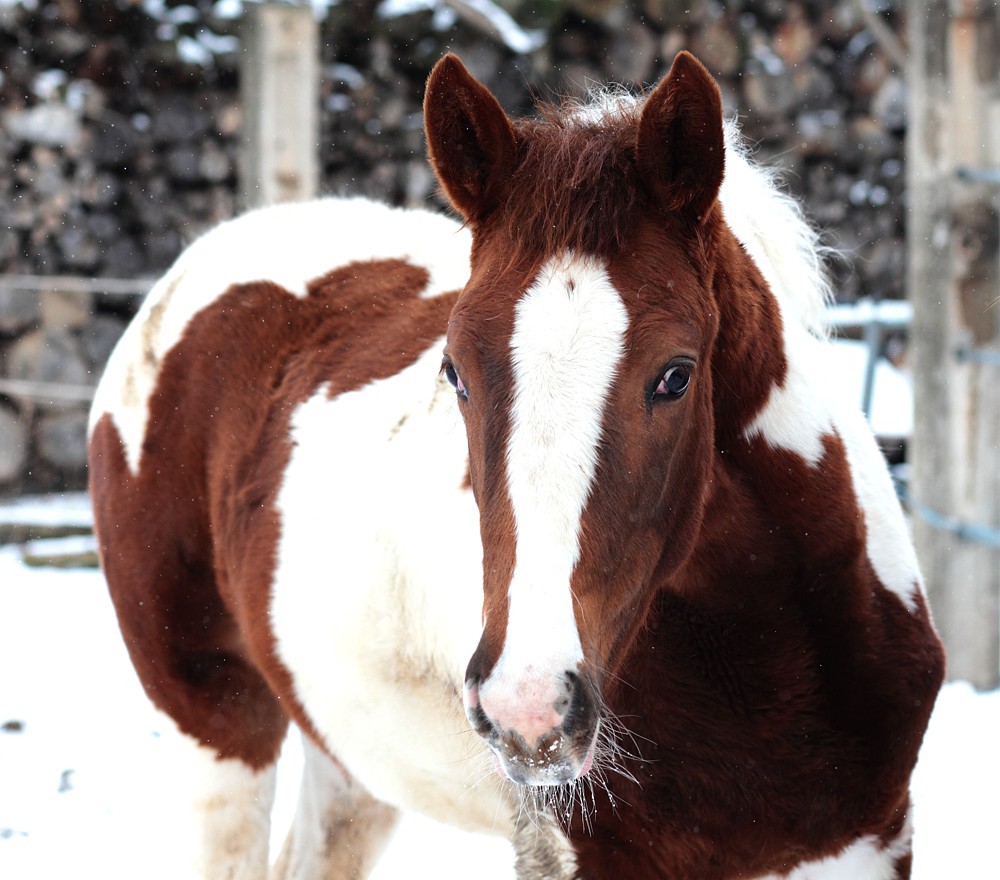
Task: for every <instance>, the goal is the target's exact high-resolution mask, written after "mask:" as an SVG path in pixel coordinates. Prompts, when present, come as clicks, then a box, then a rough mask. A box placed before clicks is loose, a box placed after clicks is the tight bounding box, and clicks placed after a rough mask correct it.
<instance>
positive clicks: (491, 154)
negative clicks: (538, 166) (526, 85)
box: [424, 54, 516, 224]
mask: <svg viewBox="0 0 1000 880" xmlns="http://www.w3.org/2000/svg"><path fill="white" fill-rule="evenodd" d="M424 129H425V131H426V134H427V149H428V154H429V155H430V160H431V165H432V166H433V168H434V173H435V174H436V175H437V178H438V180H439V181H440V182H441V186H442V187H443V188H444V191H445V193H447V195H448V198H449V199H451V203H452V204H453V205H454V206H455V208H456V209H457V210H458V212H459V213H460V214H461V215H462V216H463V217H464V218H465V219H466V220H467V221H469V222H470V223H473V224H474V223H476V222H478V221H479V220H480V219H482V218H483V217H485V216H486V214H487V213H489V211H490V210H491V209H492V208H493V207H494V206H495V204H496V200H497V191H498V189H499V187H500V185H501V184H502V183H503V182H504V181H505V180H506V179H507V177H508V176H509V174H510V172H511V170H512V169H513V166H514V156H515V147H516V136H515V134H514V126H513V125H512V124H511V121H510V119H508V118H507V114H506V113H504V111H503V108H502V107H501V106H500V104H499V102H498V101H497V99H496V98H494V97H493V95H492V94H491V93H490V91H489V89H487V88H486V87H485V86H484V85H482V83H480V82H478V81H476V80H475V79H474V78H473V76H472V74H470V73H469V71H468V70H466V69H465V66H464V65H463V64H462V62H461V61H459V60H458V58H457V57H456V56H455V55H451V54H449V55H445V56H444V58H442V59H441V60H440V61H439V62H438V63H437V64H436V65H434V69H433V70H432V71H431V75H430V77H429V78H428V80H427V91H426V92H425V93H424Z"/></svg>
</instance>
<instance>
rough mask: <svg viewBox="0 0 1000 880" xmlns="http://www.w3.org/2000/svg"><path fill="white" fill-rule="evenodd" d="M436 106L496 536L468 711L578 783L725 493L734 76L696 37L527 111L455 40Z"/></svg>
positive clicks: (540, 770) (440, 68) (461, 361)
mask: <svg viewBox="0 0 1000 880" xmlns="http://www.w3.org/2000/svg"><path fill="white" fill-rule="evenodd" d="M425 121H426V131H427V138H428V145H429V152H430V157H431V161H432V164H433V166H434V169H435V171H436V173H437V176H438V178H439V181H440V183H441V185H442V187H443V189H444V191H445V193H446V194H447V196H448V197H449V198H450V200H451V202H452V204H453V205H454V206H455V208H456V209H457V210H458V211H459V212H460V213H461V215H462V216H463V217H464V219H465V221H466V223H467V225H468V226H469V227H470V228H471V230H472V233H473V250H472V257H471V275H470V279H469V281H468V284H467V285H466V287H465V289H464V291H463V292H462V294H461V296H460V298H459V300H458V302H457V304H456V306H455V308H454V311H453V312H452V315H451V319H450V323H449V328H448V336H447V344H446V349H445V353H444V361H443V370H444V372H445V373H446V374H447V376H448V379H449V380H450V381H451V384H452V385H453V386H454V388H455V393H456V395H457V397H458V401H459V407H460V409H461V412H462V414H463V417H464V421H465V428H466V432H467V436H468V447H469V480H470V483H471V487H472V490H473V492H474V494H475V497H476V500H477V503H478V506H479V511H480V520H481V521H480V527H481V534H482V542H483V587H484V608H483V632H482V637H481V639H480V642H479V645H478V648H477V650H476V651H475V653H474V655H473V656H472V658H471V660H470V662H469V664H468V669H467V674H466V681H465V703H466V709H467V713H468V716H469V718H470V721H471V722H472V724H473V726H474V727H475V729H476V730H477V731H478V732H479V733H480V734H481V735H482V736H483V737H484V738H485V739H486V740H487V741H488V742H489V744H490V745H491V746H492V748H493V751H494V753H495V756H496V760H497V763H498V767H499V769H501V771H502V772H503V773H504V774H505V775H506V776H508V777H509V778H510V779H512V780H514V781H516V782H519V783H525V784H530V785H559V784H562V783H566V782H571V781H573V780H575V779H578V778H580V777H581V776H583V775H584V774H586V773H587V772H588V771H589V770H590V768H591V766H592V765H593V763H594V759H595V755H596V756H597V757H598V758H600V756H601V750H602V748H603V746H602V737H601V731H602V727H603V726H604V725H605V724H606V723H607V721H606V720H604V721H602V716H603V715H604V712H603V708H602V691H603V688H604V685H605V682H606V681H607V679H608V677H609V676H614V675H615V674H616V673H615V670H616V668H617V665H618V663H619V662H620V660H621V659H622V657H623V655H624V653H625V651H626V650H627V649H628V648H629V646H630V645H631V644H632V642H633V640H634V638H635V636H636V634H637V633H638V632H640V631H641V630H642V628H643V626H644V623H645V621H646V617H647V614H648V611H649V608H650V605H651V602H652V601H653V598H654V596H655V595H656V593H657V590H658V589H659V588H660V587H661V585H662V584H663V583H664V581H665V580H666V579H668V578H669V577H670V575H671V573H672V572H674V571H675V570H677V569H678V567H679V566H680V565H681V564H682V563H683V562H684V560H685V559H686V557H687V556H688V555H689V554H690V552H691V550H692V546H693V544H694V541H695V538H696V535H697V533H698V530H699V527H700V523H701V520H702V517H703V512H704V509H705V505H706V500H707V496H708V491H707V487H708V485H709V483H710V476H711V467H712V465H711V463H712V460H713V455H714V450H715V446H716V426H715V421H716V412H715V407H716V402H715V399H714V396H713V378H714V377H713V369H712V358H713V347H714V346H715V344H716V338H717V335H718V329H719V311H720V309H719V306H718V304H717V302H716V294H715V290H714V286H715V284H716V280H717V279H716V268H715V267H716V264H717V263H718V261H719V257H718V253H717V252H718V249H719V246H720V245H719V241H718V240H719V238H720V229H721V228H722V227H723V226H724V221H723V219H722V216H721V210H720V208H719V205H718V202H717V195H718V192H719V188H720V185H721V184H722V180H723V172H724V161H725V160H724V156H725V144H724V133H723V122H722V110H721V100H720V95H719V90H718V87H717V86H716V84H715V82H714V81H713V80H712V78H711V76H710V75H709V74H708V72H707V71H706V70H705V69H704V67H702V65H701V64H700V63H699V62H698V61H696V60H695V59H694V58H693V57H692V56H690V55H688V54H686V53H682V54H681V55H679V56H678V57H677V59H676V60H675V62H674V64H673V66H672V68H671V70H670V72H669V74H668V75H667V76H666V78H665V79H664V80H663V81H662V82H661V83H660V85H659V86H658V87H657V88H656V89H655V90H654V91H653V92H652V93H651V94H650V95H649V96H648V97H647V98H646V99H645V100H644V101H642V102H634V101H629V100H628V99H627V98H624V97H614V96H612V97H611V98H610V99H609V100H608V101H607V102H606V106H604V107H600V108H596V109H595V108H588V109H586V110H583V109H577V110H576V111H572V110H571V111H568V112H567V111H565V110H555V109H549V110H548V111H546V112H545V113H544V114H543V118H542V119H540V120H534V121H518V122H514V121H512V120H511V119H510V118H508V116H507V115H506V114H505V112H504V111H503V109H502V108H501V107H500V105H499V104H498V102H497V101H496V99H495V98H494V97H493V96H492V95H491V94H490V92H489V91H488V90H487V89H486V88H485V87H484V86H482V85H481V84H480V83H478V82H477V81H476V80H475V79H473V78H472V77H471V76H470V74H469V73H468V72H467V71H466V69H465V68H464V67H463V66H462V64H461V62H460V61H459V60H458V59H457V58H455V57H454V56H448V57H446V58H444V59H442V60H441V61H440V62H439V63H438V65H437V66H436V67H435V69H434V71H433V72H432V74H431V76H430V79H429V81H428V86H427V92H426V97H425Z"/></svg>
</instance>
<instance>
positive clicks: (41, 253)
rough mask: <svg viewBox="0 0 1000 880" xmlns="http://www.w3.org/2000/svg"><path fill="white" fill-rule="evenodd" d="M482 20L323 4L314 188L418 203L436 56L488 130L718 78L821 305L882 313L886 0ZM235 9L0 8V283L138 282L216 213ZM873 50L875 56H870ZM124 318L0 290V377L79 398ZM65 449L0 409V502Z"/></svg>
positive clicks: (232, 73)
mask: <svg viewBox="0 0 1000 880" xmlns="http://www.w3.org/2000/svg"><path fill="white" fill-rule="evenodd" d="M871 5H873V6H874V5H876V4H871ZM496 6H497V8H499V9H501V10H506V13H509V16H511V18H510V20H509V21H507V22H505V21H504V20H503V19H502V17H496V16H495V17H493V18H492V19H490V18H483V17H482V16H478V17H477V16H475V15H473V14H471V13H470V12H469V7H468V6H466V5H465V4H463V3H459V2H454V3H448V2H445V0H439V2H433V0H426V2H423V3H415V2H409V3H403V2H401V0H384V2H383V0H362V2H346V0H345V2H341V3H339V4H338V3H332V4H330V5H329V7H328V8H327V10H326V12H325V13H324V14H323V20H322V25H321V27H322V38H321V44H322V53H323V58H322V75H323V79H322V83H321V96H322V137H321V144H320V151H321V169H322V170H321V175H322V187H323V190H324V192H327V193H346V194H365V195H369V196H374V197H377V198H381V199H384V200H387V201H390V202H393V203H398V204H409V205H428V204H431V205H437V206H439V207H441V203H440V201H439V200H438V199H437V197H436V195H435V194H434V181H433V179H432V177H431V175H430V173H429V171H428V169H427V166H426V162H425V160H424V141H423V133H422V128H421V118H420V101H421V96H422V91H423V83H424V81H425V79H426V76H427V74H428V72H429V71H430V68H431V66H432V65H433V63H434V62H435V61H436V60H437V59H438V58H439V57H440V56H441V55H442V54H443V53H444V52H445V51H449V50H451V51H456V52H458V53H459V54H460V55H461V57H462V58H463V60H464V61H465V62H466V64H467V65H468V66H469V68H470V69H471V70H472V71H473V73H474V74H475V75H476V76H478V77H479V78H481V79H482V80H483V81H484V82H486V83H487V84H488V85H489V86H490V88H491V89H493V91H494V92H495V93H496V94H497V95H498V97H499V98H500V100H501V101H502V103H503V104H504V105H505V107H507V108H508V110H509V111H511V112H512V113H527V112H530V108H531V103H532V97H531V96H532V95H535V96H538V97H540V98H542V99H546V100H552V99H557V98H559V97H561V96H564V95H569V96H578V95H580V94H581V93H582V92H583V91H585V89H586V87H588V86H589V85H593V84H595V83H603V82H605V81H608V80H614V81H617V82H620V83H624V84H626V85H629V86H632V87H638V86H642V85H648V84H652V83H653V82H655V81H656V80H657V79H658V78H659V77H660V76H662V74H663V73H664V72H665V71H666V69H667V67H668V66H669V63H670V60H671V59H672V58H673V56H674V54H675V53H676V52H677V51H678V50H680V49H682V48H688V49H690V50H692V51H693V52H695V53H696V54H697V55H698V56H699V57H700V58H701V59H702V60H703V61H704V62H705V63H706V64H707V66H708V67H709V68H710V69H711V70H712V71H713V73H715V74H716V75H717V76H718V78H719V80H720V83H721V85H722V88H723V94H724V98H725V103H726V107H727V109H728V110H729V111H730V112H732V113H736V114H738V116H739V118H740V121H741V124H742V127H743V130H744V131H745V133H746V134H747V136H748V137H749V138H750V139H751V141H752V142H753V143H754V144H755V150H756V153H757V155H758V157H760V158H761V159H762V160H764V161H767V162H771V163H774V164H776V165H778V166H779V167H781V168H783V169H784V170H785V171H786V172H787V174H786V180H787V184H788V187H789V189H790V190H791V191H793V192H794V193H796V194H798V195H800V196H802V197H803V198H804V200H805V202H806V205H807V209H808V212H809V213H810V215H811V216H812V218H813V219H814V221H815V222H816V223H817V225H818V226H819V227H820V228H821V229H822V230H823V231H824V232H825V233H826V237H827V240H828V243H829V244H830V245H832V246H833V247H835V248H837V249H838V250H839V251H840V255H839V256H836V257H834V258H832V259H831V264H830V268H831V272H832V274H833V277H834V280H835V283H836V287H837V291H838V296H839V297H840V298H841V299H843V300H852V299H854V298H856V297H858V296H861V295H876V296H880V297H899V296H901V295H902V290H901V284H902V279H903V275H904V272H903V259H904V245H903V217H904V204H903V196H904V193H903V182H904V174H903V165H902V162H903V145H902V136H903V132H904V129H905V93H904V83H903V77H902V72H901V70H898V69H896V67H895V66H894V62H893V58H894V46H893V43H892V38H891V35H892V33H898V32H900V30H901V25H902V22H901V21H900V15H901V12H902V3H901V0H883V2H882V3H881V4H880V13H879V14H880V16H881V17H880V20H879V21H877V22H872V21H871V20H870V19H869V20H866V19H865V17H864V15H863V14H862V12H861V11H860V9H861V4H858V3H856V2H854V0H841V2H837V3H828V2H820V0H732V2H724V3H723V2H716V0H632V2H607V0H503V2H499V3H497V4H496ZM28 7H31V8H28ZM239 9H240V4H239V3H238V2H236V0H227V2H209V0H201V2H196V0H186V2H182V0H163V2H161V3H146V4H136V3H124V2H115V0H86V2H84V0H37V2H36V3H33V4H28V5H27V6H25V5H18V6H9V5H0V217H2V218H3V222H0V273H2V274H3V275H7V276H9V275H17V274H35V275H59V274H73V275H86V276H97V277H124V278H145V277H151V276H155V275H156V274H157V273H159V272H161V271H162V270H163V269H164V268H165V267H166V266H167V265H169V263H170V262H171V261H172V260H173V258H174V257H175V256H176V255H177V253H178V252H179V251H180V249H181V248H182V247H183V245H184V244H185V243H186V242H188V241H190V240H191V239H192V238H193V237H195V236H196V235H197V234H198V233H200V232H201V231H203V230H204V229H206V228H208V227H210V226H212V225H214V224H215V223H217V222H218V221H219V220H222V219H224V218H226V217H229V216H231V215H232V214H233V213H235V212H236V211H237V210H239V205H238V202H237V196H236V193H237V191H238V187H237V176H238V143H239V133H240V125H241V111H240V105H239V95H238V64H237V61H238V51H239V39H238V33H239ZM150 10H154V11H156V14H155V15H154V14H152V13H151V12H150ZM878 25H882V27H878ZM882 30H885V31H887V32H888V34H889V38H888V39H887V38H886V37H885V35H884V34H883V35H882V36H881V37H880V39H876V36H875V35H876V33H880V32H881V31H882ZM895 51H898V50H895ZM134 304H135V301H134V299H131V300H130V299H129V298H123V297H121V296H111V295H107V294H102V293H96V294H70V293H66V292H60V291H58V290H56V289H52V290H49V291H43V292H42V293H41V294H40V295H35V294H25V293H24V292H19V291H12V290H10V289H4V288H2V287H0V379H12V378H13V379H17V378H36V379H37V378H40V379H44V380H46V381H57V382H61V383H65V384H70V385H80V384H92V383H93V382H94V381H95V377H96V376H97V375H99V373H100V370H101V368H102V365H103V363H104V360H105V359H106V357H107V353H108V351H109V350H110V347H111V346H112V345H113V343H114V340H115V339H116V338H117V336H118V334H119V333H120V332H121V328H122V327H123V326H124V323H125V322H126V321H127V319H128V317H129V316H130V314H131V313H132V311H133V309H134ZM84 432H85V407H84V406H83V405H81V404H70V405H68V404H66V403H62V404H53V403H52V402H50V401H39V400H30V399H28V398H25V397H21V396H18V395H16V394H0V491H7V492H12V491H23V490H26V489H32V490H44V489H57V488H66V487H77V486H81V485H82V484H83V482H84V480H85V470H84V458H85V454H84Z"/></svg>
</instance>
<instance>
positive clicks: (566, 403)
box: [480, 255, 628, 734]
mask: <svg viewBox="0 0 1000 880" xmlns="http://www.w3.org/2000/svg"><path fill="white" fill-rule="evenodd" d="M627 327H628V314H627V312H626V310H625V306H624V304H623V303H622V300H621V297H620V296H619V294H618V292H617V291H616V290H615V288H614V287H613V286H612V284H611V281H610V279H609V278H608V275H607V272H606V271H605V269H604V268H603V267H602V266H601V265H600V264H599V263H598V262H597V261H596V260H594V259H591V258H580V257H573V256H571V255H566V257H564V258H563V259H560V260H553V261H551V262H550V263H548V264H547V265H546V266H545V267H544V268H543V269H542V271H541V272H540V273H539V275H538V278H537V280H536V281H535V283H534V285H533V286H532V287H531V288H529V289H528V291H527V292H526V293H525V294H524V296H523V297H522V298H521V301H520V302H519V303H518V305H517V309H516V314H515V323H514V333H513V336H512V337H511V359H512V365H513V377H514V389H513V390H514V394H513V409H512V413H511V428H510V440H509V446H508V450H507V479H508V487H509V491H510V500H511V505H512V508H513V513H514V521H515V527H516V541H517V543H516V555H515V563H514V572H513V577H512V579H511V583H510V591H509V611H508V620H507V635H506V641H505V643H504V648H503V652H502V654H501V656H500V658H499V660H498V662H497V665H496V666H495V668H494V670H493V672H492V674H491V675H490V676H489V678H488V679H487V680H486V681H485V682H484V684H483V685H482V687H481V688H480V697H481V699H482V700H483V705H484V708H485V709H486V711H487V712H488V713H489V714H490V715H491V717H492V718H493V720H494V721H495V722H496V723H498V724H500V726H501V727H506V726H516V725H515V724H513V723H511V724H509V725H508V724H505V721H508V720H510V721H511V722H514V721H517V720H525V719H527V720H530V718H531V713H532V711H533V710H534V712H536V713H538V717H536V718H535V721H536V722H537V727H538V730H537V732H538V733H539V734H542V733H545V732H547V731H548V730H549V729H551V725H549V726H546V724H547V723H548V722H547V719H546V717H545V715H546V712H547V711H548V708H549V707H551V706H552V704H553V702H554V700H555V699H557V698H558V696H559V693H558V688H559V685H560V683H561V677H562V673H563V672H564V671H565V670H574V671H575V670H576V668H577V666H578V664H579V663H580V661H581V660H582V659H583V651H582V648H581V644H580V637H579V633H578V632H577V628H576V621H575V617H574V613H573V598H572V594H571V590H570V578H571V577H572V574H573V569H574V567H575V566H576V562H577V559H578V558H579V553H580V520H581V517H582V514H583V509H584V506H585V504H586V502H587V499H588V497H589V495H590V491H591V486H592V483H593V480H594V474H595V471H596V469H597V449H598V443H599V442H600V439H601V423H602V418H603V414H604V406H605V400H606V398H607V395H608V392H609V389H610V387H611V383H612V381H613V380H614V377H615V373H616V371H617V369H618V364H619V362H620V360H621V357H622V354H623V352H624V337H625V331H626V329H627ZM529 726H530V725H529ZM518 729H519V732H521V733H522V734H527V733H529V732H534V731H525V730H521V729H520V728H518Z"/></svg>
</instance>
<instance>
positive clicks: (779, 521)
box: [672, 226, 871, 609]
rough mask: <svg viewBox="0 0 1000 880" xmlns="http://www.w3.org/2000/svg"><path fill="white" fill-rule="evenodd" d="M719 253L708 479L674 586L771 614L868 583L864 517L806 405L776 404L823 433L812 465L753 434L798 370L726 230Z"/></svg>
mask: <svg viewBox="0 0 1000 880" xmlns="http://www.w3.org/2000/svg"><path fill="white" fill-rule="evenodd" d="M716 251H717V254H718V260H717V265H718V267H719V268H717V269H716V272H715V277H714V288H715V291H716V302H717V305H718V308H719V327H720V329H719V333H718V336H717V338H716V342H715V345H714V349H713V353H712V380H713V396H714V408H715V432H716V434H715V436H716V444H715V451H714V460H713V464H712V468H713V475H712V481H711V486H710V491H709V495H708V500H707V503H706V507H705V514H704V521H703V524H702V528H701V535H700V538H699V541H698V543H697V545H696V548H695V550H694V552H693V553H692V555H691V557H690V558H689V560H688V562H687V564H686V565H685V566H684V567H683V568H682V570H681V571H679V572H677V573H676V574H675V576H674V577H673V579H672V580H673V587H674V588H675V589H677V590H679V592H680V594H681V595H683V596H686V597H690V598H691V599H692V601H698V600H699V599H700V600H702V601H710V602H713V603H714V602H718V603H721V605H722V606H723V607H725V606H726V605H728V604H729V603H732V602H736V603H739V604H740V606H741V607H743V608H746V606H747V604H748V602H753V601H759V602H761V603H763V605H764V606H767V607H768V608H769V609H770V606H771V605H772V604H773V603H774V602H775V601H778V602H780V601H784V600H783V599H782V598H781V597H782V596H783V594H785V593H788V594H789V595H790V596H794V595H796V593H797V591H799V589H800V587H801V586H802V584H803V582H806V583H807V584H808V583H809V582H811V581H816V582H817V583H818V582H820V581H826V582H830V581H833V580H842V581H844V582H845V583H846V584H847V585H848V586H850V587H853V586H854V585H855V584H858V583H860V582H866V581H868V580H869V579H870V569H871V565H870V563H869V562H868V559H867V556H866V548H865V532H864V517H863V516H862V515H861V511H860V510H859V507H858V502H857V495H856V493H855V492H854V491H853V483H852V479H853V478H852V474H851V469H850V467H849V465H848V459H847V454H846V453H847V450H846V449H845V447H844V443H843V441H842V440H841V439H840V437H839V436H838V434H837V433H836V432H835V431H834V430H833V427H832V422H831V420H830V417H829V414H823V413H821V411H820V410H818V409H817V408H818V407H819V406H821V405H820V404H819V403H817V401H816V400H815V399H814V398H813V397H812V396H810V395H804V396H803V397H802V398H801V399H800V400H796V399H795V397H794V396H788V398H787V399H786V401H785V402H784V404H783V406H786V407H790V409H789V410H788V411H787V412H783V414H782V418H783V419H784V420H785V421H787V422H791V423H796V424H797V423H801V424H802V425H805V426H809V425H819V426H824V425H825V427H823V428H817V429H816V431H815V434H816V436H815V438H814V439H815V447H816V449H818V450H819V457H818V458H816V459H815V460H812V461H810V460H807V459H806V458H804V457H803V456H802V455H801V454H800V453H799V452H796V451H792V450H790V449H787V448H782V447H781V446H780V445H778V444H776V443H775V442H774V439H773V437H769V436H766V432H763V431H756V430H754V427H753V426H754V425H755V422H756V420H757V419H758V418H759V417H760V416H761V414H762V413H763V412H765V410H766V409H767V408H768V407H769V406H771V405H772V402H773V399H772V393H773V392H774V391H775V390H776V389H780V388H782V386H784V385H786V384H788V383H789V382H790V377H791V376H792V374H793V373H796V372H797V370H798V365H797V364H795V363H793V362H792V361H791V360H790V354H789V353H788V351H786V344H785V340H786V338H787V337H788V335H789V333H788V332H784V331H783V325H782V313H781V309H780V308H779V305H778V301H777V299H776V298H775V296H774V294H773V293H772V291H771V290H770V288H769V287H768V285H767V283H766V282H765V280H764V278H763V277H762V275H761V273H760V272H759V271H758V269H757V267H756V265H755V264H754V263H753V262H752V261H751V260H750V259H749V257H747V256H746V254H745V252H744V251H743V249H742V247H741V246H740V244H739V243H738V242H737V240H736V239H735V237H734V236H733V235H732V234H731V233H730V232H729V231H728V229H727V228H726V227H724V226H723V227H721V229H720V231H719V233H718V240H717V243H716ZM791 320H794V318H792V319H791ZM791 332H793V333H798V334H806V333H807V331H806V330H805V329H803V328H798V327H796V328H793V329H792V331H791ZM793 384H794V383H793ZM795 406H801V409H802V411H801V413H799V412H796V411H795ZM804 430H805V429H804ZM808 430H812V429H811V428H809V429H808ZM758 586H759V589H757V587H758ZM807 589H810V587H808V586H807ZM855 592H857V590H856V589H850V590H848V591H847V593H848V594H851V593H855ZM696 597H697V598H696ZM710 597H711V598H710Z"/></svg>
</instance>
